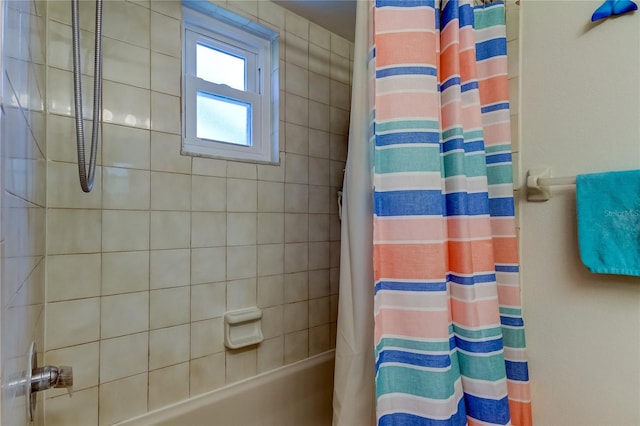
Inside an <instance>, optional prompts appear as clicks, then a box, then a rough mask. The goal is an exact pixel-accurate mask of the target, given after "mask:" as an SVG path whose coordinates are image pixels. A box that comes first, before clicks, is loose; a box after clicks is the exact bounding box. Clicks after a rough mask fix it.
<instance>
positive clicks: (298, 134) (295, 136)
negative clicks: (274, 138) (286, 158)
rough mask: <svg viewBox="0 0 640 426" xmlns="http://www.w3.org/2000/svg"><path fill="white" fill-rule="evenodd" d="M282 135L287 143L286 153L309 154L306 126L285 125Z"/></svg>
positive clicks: (307, 129)
mask: <svg viewBox="0 0 640 426" xmlns="http://www.w3.org/2000/svg"><path fill="white" fill-rule="evenodd" d="M284 135H285V140H286V142H287V146H286V151H287V153H291V154H300V155H308V154H309V128H308V127H307V126H299V125H297V124H292V123H285V126H284Z"/></svg>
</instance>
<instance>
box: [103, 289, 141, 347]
mask: <svg viewBox="0 0 640 426" xmlns="http://www.w3.org/2000/svg"><path fill="white" fill-rule="evenodd" d="M100 311H101V314H100V315H101V324H100V337H101V338H102V339H107V338H110V337H117V336H123V335H126V334H133V333H139V332H142V331H146V330H148V329H149V292H148V291H142V292H139V293H128V294H120V295H116V296H105V297H102V299H101V308H100Z"/></svg>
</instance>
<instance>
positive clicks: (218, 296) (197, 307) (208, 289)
mask: <svg viewBox="0 0 640 426" xmlns="http://www.w3.org/2000/svg"><path fill="white" fill-rule="evenodd" d="M226 300H227V286H226V284H225V283H224V282H221V283H211V284H200V285H192V286H191V321H200V320H204V319H210V318H215V317H221V316H223V315H224V313H225V307H226Z"/></svg>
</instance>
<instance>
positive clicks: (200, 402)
mask: <svg viewBox="0 0 640 426" xmlns="http://www.w3.org/2000/svg"><path fill="white" fill-rule="evenodd" d="M334 358H335V349H331V350H329V351H326V352H322V353H321V354H318V355H314V356H311V357H309V358H305V359H303V360H300V361H296V362H294V363H292V364H287V365H284V366H282V367H278V368H275V369H273V370H269V371H265V372H264V373H260V374H257V375H255V376H252V377H249V378H247V379H244V380H241V381H239V382H235V383H231V384H229V385H226V386H223V387H221V388H217V389H213V390H211V391H209V392H206V393H203V394H200V395H196V396H194V397H191V398H189V399H185V400H182V401H179V402H176V403H174V404H171V405H167V406H164V407H162V408H159V409H157V410H153V411H148V412H146V413H144V414H141V415H139V416H136V417H133V418H131V419H128V420H124V421H122V422H119V423H116V424H115V425H114V426H143V425H149V424H155V423H157V422H160V421H161V420H163V419H166V418H167V415H168V414H169V413H170V414H171V417H174V416H176V415H181V414H185V413H189V412H191V411H194V410H197V409H199V408H202V407H204V406H207V405H210V404H212V403H214V402H216V401H219V400H221V399H224V398H229V397H230V396H233V395H237V394H239V393H241V392H243V391H245V390H247V389H249V388H252V387H254V386H257V385H261V384H264V383H267V382H269V381H271V380H273V378H274V377H277V376H285V375H291V374H295V373H297V372H300V371H303V370H306V369H308V368H311V367H313V366H316V365H319V364H322V363H324V362H327V361H329V360H332V359H334Z"/></svg>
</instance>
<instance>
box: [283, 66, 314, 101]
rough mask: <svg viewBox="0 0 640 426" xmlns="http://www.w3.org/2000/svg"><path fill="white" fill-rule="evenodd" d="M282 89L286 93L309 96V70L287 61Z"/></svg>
mask: <svg viewBox="0 0 640 426" xmlns="http://www.w3.org/2000/svg"><path fill="white" fill-rule="evenodd" d="M285 74H286V78H285V82H284V89H285V91H286V92H288V93H292V94H294V95H298V96H302V97H303V98H306V97H308V96H309V71H307V70H306V69H304V68H301V67H299V66H297V65H293V64H290V63H287V64H286V65H285Z"/></svg>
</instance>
